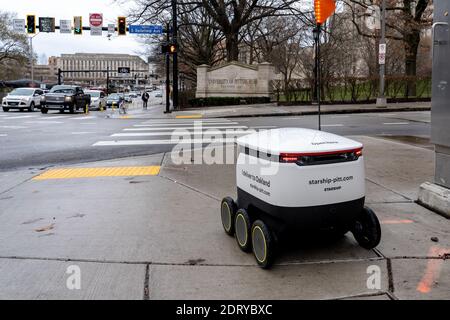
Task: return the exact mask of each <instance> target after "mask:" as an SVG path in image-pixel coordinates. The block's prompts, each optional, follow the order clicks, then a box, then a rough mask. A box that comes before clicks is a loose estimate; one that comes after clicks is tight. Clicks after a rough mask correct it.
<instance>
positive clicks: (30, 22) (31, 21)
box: [27, 14, 36, 34]
mask: <svg viewBox="0 0 450 320" xmlns="http://www.w3.org/2000/svg"><path fill="white" fill-rule="evenodd" d="M27 33H30V34H34V33H36V16H35V15H31V14H30V15H27Z"/></svg>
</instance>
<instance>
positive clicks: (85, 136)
mask: <svg viewBox="0 0 450 320" xmlns="http://www.w3.org/2000/svg"><path fill="white" fill-rule="evenodd" d="M152 101H153V102H154V104H153V105H150V107H149V110H148V111H147V112H146V113H142V112H138V111H140V107H139V101H138V102H136V103H135V104H134V110H133V109H132V110H131V111H130V115H129V116H128V117H120V116H118V115H115V116H113V117H111V116H110V111H106V112H91V113H90V114H89V115H84V114H76V115H71V114H67V113H66V114H60V113H58V112H50V113H49V114H47V115H42V114H41V113H39V112H35V113H28V112H18V111H12V112H11V111H10V112H8V113H4V112H0V149H1V152H0V171H10V170H14V169H28V168H29V169H35V168H46V167H51V166H57V165H64V164H73V163H79V162H90V161H98V160H109V159H116V158H122V157H128V156H138V155H150V154H156V153H161V152H167V151H170V150H171V149H172V148H173V144H171V143H166V142H167V141H168V140H170V139H171V136H170V134H171V133H172V132H173V130H175V129H186V130H189V131H190V132H191V130H192V129H193V124H194V122H197V123H198V121H199V120H194V119H167V118H164V116H163V108H164V106H163V105H162V104H161V103H160V101H159V100H155V98H153V99H152ZM133 111H134V112H133ZM429 119H430V112H404V113H374V114H354V115H326V116H323V118H322V124H323V130H325V131H328V132H332V133H336V134H339V135H344V136H348V135H366V136H385V137H386V138H389V139H398V140H402V142H407V143H410V144H422V145H424V146H426V147H431V146H430V145H429V144H428V139H429V135H430V123H429V121H430V120H429ZM317 122H318V121H317V116H302V117H299V116H295V117H261V118H233V119H205V120H203V122H202V123H203V126H204V128H203V130H206V128H209V129H214V130H224V129H227V128H228V129H235V130H239V131H245V130H247V129H249V128H251V129H267V128H275V127H304V128H314V129H315V128H317ZM416 137H418V138H417V139H416Z"/></svg>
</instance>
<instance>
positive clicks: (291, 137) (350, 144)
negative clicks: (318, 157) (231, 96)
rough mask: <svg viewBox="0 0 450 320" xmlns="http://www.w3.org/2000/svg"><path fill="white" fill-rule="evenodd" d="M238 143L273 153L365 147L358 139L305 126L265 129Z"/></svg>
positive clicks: (319, 151) (247, 136)
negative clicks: (304, 127) (305, 127)
mask: <svg viewBox="0 0 450 320" xmlns="http://www.w3.org/2000/svg"><path fill="white" fill-rule="evenodd" d="M237 144H238V145H239V146H241V147H247V148H249V149H251V150H258V151H261V152H265V153H268V154H272V155H280V154H284V153H305V154H319V153H334V152H341V151H349V150H358V149H362V148H363V145H362V144H361V143H359V142H357V141H354V140H351V139H348V138H344V137H341V136H338V135H335V134H332V133H328V132H323V131H317V130H311V129H303V128H280V129H272V130H263V131H259V132H256V133H252V134H249V135H246V136H244V137H241V138H239V139H238V140H237Z"/></svg>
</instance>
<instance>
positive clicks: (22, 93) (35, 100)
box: [2, 88, 44, 112]
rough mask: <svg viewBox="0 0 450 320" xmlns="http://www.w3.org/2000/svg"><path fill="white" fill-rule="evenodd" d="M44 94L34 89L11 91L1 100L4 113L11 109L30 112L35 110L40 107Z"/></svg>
mask: <svg viewBox="0 0 450 320" xmlns="http://www.w3.org/2000/svg"><path fill="white" fill-rule="evenodd" d="M43 94H44V92H43V91H42V90H41V89H36V88H17V89H14V90H13V91H11V92H10V93H9V94H8V95H7V96H6V97H4V98H3V99H2V108H3V111H4V112H8V111H9V110H11V109H18V110H21V111H22V110H25V109H27V110H28V111H30V112H32V111H34V110H35V108H40V107H41V96H42V95H43Z"/></svg>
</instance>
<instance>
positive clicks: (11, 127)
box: [0, 126, 28, 129]
mask: <svg viewBox="0 0 450 320" xmlns="http://www.w3.org/2000/svg"><path fill="white" fill-rule="evenodd" d="M0 128H3V129H27V128H28V127H22V126H0Z"/></svg>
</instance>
